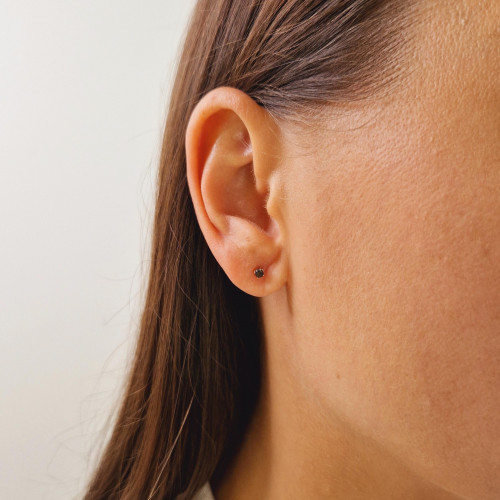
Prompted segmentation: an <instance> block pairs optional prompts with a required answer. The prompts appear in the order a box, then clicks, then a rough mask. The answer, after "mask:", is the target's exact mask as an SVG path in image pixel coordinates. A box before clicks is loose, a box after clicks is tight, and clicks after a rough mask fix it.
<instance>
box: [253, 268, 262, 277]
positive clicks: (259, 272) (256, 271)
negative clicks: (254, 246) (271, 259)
mask: <svg viewBox="0 0 500 500" xmlns="http://www.w3.org/2000/svg"><path fill="white" fill-rule="evenodd" d="M253 273H254V274H255V276H256V277H257V278H263V277H264V269H262V268H261V267H259V268H258V269H255V270H254V272H253Z"/></svg>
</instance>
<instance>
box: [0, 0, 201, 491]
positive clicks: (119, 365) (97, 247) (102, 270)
mask: <svg viewBox="0 0 500 500" xmlns="http://www.w3.org/2000/svg"><path fill="white" fill-rule="evenodd" d="M193 3H194V2H193V0H43V1H40V0H0V498H2V499H9V500H17V499H22V500H25V499H26V500H27V499H50V500H58V499H65V500H66V499H69V498H81V492H82V488H83V485H84V484H85V480H86V478H87V474H88V471H89V467H90V462H89V461H90V458H91V457H92V453H91V450H93V449H95V445H96V443H98V442H99V437H100V435H101V432H100V431H101V429H102V428H103V426H104V423H105V417H106V416H107V415H108V414H109V409H110V408H111V407H112V405H113V404H114V403H115V401H116V397H117V395H118V393H119V389H120V384H121V381H122V379H123V376H124V374H125V372H126V370H125V361H126V359H127V356H128V354H129V352H130V348H131V346H132V344H133V340H134V337H135V334H136V326H137V322H138V319H139V308H138V306H139V302H140V299H141V297H140V295H141V293H142V289H143V281H144V279H145V276H146V275H147V264H148V262H147V261H148V259H149V255H148V248H149V243H148V238H149V236H150V233H149V231H150V220H151V213H152V209H153V207H152V192H153V189H154V185H153V184H154V177H155V173H156V169H157V159H158V156H159V148H160V139H161V131H162V128H163V124H164V119H165V113H166V104H167V98H168V94H169V91H170V85H171V81H172V78H173V75H174V71H173V68H174V66H173V65H174V63H175V61H176V57H177V53H178V47H179V42H180V39H181V37H182V35H183V33H184V30H185V27H186V24H187V19H188V14H189V13H190V11H191V9H192V6H193Z"/></svg>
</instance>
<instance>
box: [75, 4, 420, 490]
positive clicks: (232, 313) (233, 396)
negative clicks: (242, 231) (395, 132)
mask: <svg viewBox="0 0 500 500" xmlns="http://www.w3.org/2000/svg"><path fill="white" fill-rule="evenodd" d="M403 4H404V5H403ZM409 4H413V5H414V2H397V1H395V0H245V1H236V0H199V1H198V3H197V6H196V8H195V10H194V13H193V15H192V18H191V21H190V25H189V29H188V31H187V36H186V39H185V43H184V47H183V51H182V55H181V58H180V61H179V64H178V68H177V75H176V79H175V83H174V87H173V91H172V94H171V98H170V108H169V113H168V117H167V121H166V126H165V131H164V138H163V145H162V151H161V157H160V165H159V171H158V178H157V191H156V206H155V214H154V226H153V233H152V247H151V263H150V269H149V277H148V283H147V289H146V294H145V301H144V305H143V311H142V316H141V321H140V326H139V335H138V340H137V346H136V350H135V355H134V359H133V363H132V366H131V370H130V374H129V378H128V382H127V385H126V388H125V392H124V396H123V400H122V403H121V406H120V408H119V411H118V414H117V419H116V422H115V424H114V427H113V430H112V433H111V436H110V439H109V441H108V443H107V445H106V448H105V450H104V453H103V454H102V457H101V458H100V462H99V464H98V467H97V468H96V471H95V473H94V476H93V478H92V480H91V482H90V484H89V486H88V490H87V493H86V496H85V498H86V499H87V500H97V499H102V500H104V499H106V500H118V499H119V500H126V499H127V500H136V499H138V498H141V499H147V500H150V499H175V498H178V499H179V500H188V499H190V498H192V497H193V496H194V494H195V493H196V491H197V490H198V489H199V488H200V487H201V486H202V485H203V484H204V483H205V482H206V481H208V480H210V479H212V478H217V477H220V476H221V475H222V473H223V472H224V470H225V468H226V466H227V465H228V463H229V462H230V461H231V458H232V457H233V456H234V454H235V453H236V451H237V449H238V446H239V444H240V443H241V439H242V436H243V433H244V431H245V429H246V427H247V425H248V422H249V419H250V417H251V415H252V412H253V411H254V409H255V405H256V403H257V398H258V395H259V389H260V377H261V346H262V342H261V340H262V324H261V317H260V312H259V307H258V301H257V299H256V298H255V297H253V296H250V295H248V294H245V293H244V292H242V291H241V290H240V289H238V288H237V287H236V286H234V285H233V284H232V283H231V282H230V281H229V279H228V277H227V276H226V274H225V273H224V271H223V270H222V269H221V267H220V266H219V264H218V263H217V261H216V260H215V258H214V257H213V255H212V253H211V251H210V249H209V248H208V246H207V244H206V242H205V239H204V237H203V235H202V233H201V230H200V228H199V226H198V223H197V219H196V216H195V212H194V208H193V204H192V201H191V197H190V193H189V188H188V184H187V179H186V157H185V149H184V137H185V132H186V128H187V123H188V120H189V117H190V115H191V112H192V110H193V109H194V107H195V105H196V104H197V102H198V101H199V100H200V99H201V98H202V97H203V96H204V95H205V94H206V93H208V92H209V91H210V90H212V89H214V88H216V87H219V86H231V87H235V88H238V89H240V90H242V91H244V92H246V93H247V94H248V95H249V96H250V97H252V98H253V99H254V100H255V101H256V102H257V103H258V104H260V105H261V106H263V107H264V108H265V109H266V110H268V111H269V113H270V114H271V115H272V116H273V117H275V118H276V119H283V120H284V119H287V120H295V121H298V122H303V123H307V122H310V121H311V120H313V117H314V116H318V113H320V112H321V110H323V109H325V108H327V107H328V105H334V104H343V103H349V102H352V101H357V100H360V99H367V98H370V97H373V96H374V95H376V94H377V92H381V91H382V90H387V89H389V88H391V83H394V82H397V81H398V78H399V76H400V75H401V68H402V67H403V64H402V61H404V54H405V50H404V48H405V47H407V46H408V45H407V43H406V41H407V40H406V37H407V33H408V27H409V26H410V21H411V20H412V16H411V12H412V10H411V8H410V6H409Z"/></svg>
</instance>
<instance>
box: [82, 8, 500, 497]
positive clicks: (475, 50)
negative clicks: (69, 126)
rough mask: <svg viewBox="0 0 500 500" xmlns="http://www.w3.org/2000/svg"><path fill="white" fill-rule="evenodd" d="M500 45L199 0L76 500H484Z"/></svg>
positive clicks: (491, 408)
mask: <svg viewBox="0 0 500 500" xmlns="http://www.w3.org/2000/svg"><path fill="white" fill-rule="evenodd" d="M499 34H500V0H491V1H488V0H484V1H482V0H460V1H457V0H444V1H440V2H433V1H430V0H418V1H412V2H406V1H401V0H400V1H396V0H323V1H321V0H245V1H243V0H240V1H238V0H200V1H199V2H198V5H197V7H196V10H195V12H194V15H193V18H192V21H191V24H190V27H189V31H188V33H187V39H186V42H185V46H184V51H183V53H182V57H181V59H180V62H179V67H178V73H177V78H176V81H175V86H174V90H173V94H172V97H171V104H170V111H169V115H168V119H167V123H166V129H165V136H164V142H163V150H162V156H161V162H160V169H159V176H158V191H157V200H156V213H155V225H154V231H153V235H152V236H153V243H152V256H151V270H150V276H149V283H148V289H147V294H146V299H145V304H144V311H143V316H142V322H141V326H140V334H139V339H138V345H137V350H136V354H135V360H134V364H133V367H132V368H131V372H130V379H129V383H128V386H127V389H126V393H125V395H124V399H123V403H122V405H121V409H120V412H119V414H118V417H117V421H116V424H115V427H114V431H113V433H112V436H111V438H110V441H109V443H108V445H107V448H106V450H105V452H104V454H103V456H102V459H101V462H100V464H99V466H98V468H97V470H96V473H95V476H94V478H93V480H92V482H91V484H90V486H89V489H88V492H87V496H86V498H88V499H160V498H162V499H175V498H178V499H191V498H198V499H199V498H205V499H208V498H215V499H216V500H235V499H237V500H240V499H241V500H243V499H270V500H276V499H465V498H467V499H498V498H500V397H499V388H500V363H498V358H499V355H500V313H499V300H500V259H499V257H500V235H499V229H500V163H499V160H500V80H499V75H500V50H499V40H500V38H499ZM196 495H197V496H196Z"/></svg>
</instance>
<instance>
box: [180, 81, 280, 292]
mask: <svg viewBox="0 0 500 500" xmlns="http://www.w3.org/2000/svg"><path fill="white" fill-rule="evenodd" d="M277 137H278V133H277V127H276V123H275V122H274V121H273V120H272V119H271V117H270V115H269V113H268V112H267V111H266V110H265V109H264V108H263V107H261V106H259V105H258V104H257V103H256V102H255V101H254V100H253V99H252V98H251V97H249V96H248V95H247V94H245V93H244V92H242V91H240V90H237V89H234V88H231V87H218V88H216V89H214V90H212V91H211V92H209V93H208V94H206V95H205V96H204V97H203V98H202V99H201V100H200V102H199V103H198V104H197V105H196V107H195V109H194V110H193V112H192V114H191V116H190V119H189V123H188V126H187V130H186V166H187V180H188V185H189V190H190V193H191V198H192V200H193V205H194V209H195V212H196V217H197V219H198V223H199V225H200V229H201V231H202V232H203V235H204V237H205V239H206V241H207V244H208V246H209V247H210V249H211V251H212V253H213V255H214V257H215V258H216V260H217V262H218V263H219V264H220V266H221V267H222V268H223V269H224V271H225V272H226V274H227V276H228V277H229V279H230V280H231V281H232V282H233V283H234V285H236V286H237V287H238V288H240V289H241V290H243V291H244V292H246V293H248V294H250V295H254V296H257V297H263V296H265V295H268V294H270V293H273V292H274V291H276V290H278V289H279V288H280V287H281V286H283V284H284V283H285V282H286V271H287V267H286V259H285V252H284V251H283V248H282V246H283V224H282V219H281V217H280V211H279V203H278V202H279V199H280V198H282V197H281V196H280V192H279V191H280V189H279V176H277V175H276V169H277V166H278V158H279V154H278V147H279V141H278V139H277ZM259 268H261V269H263V270H264V276H263V277H261V278H258V277H257V276H256V274H255V273H254V271H255V270H256V269H259Z"/></svg>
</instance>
